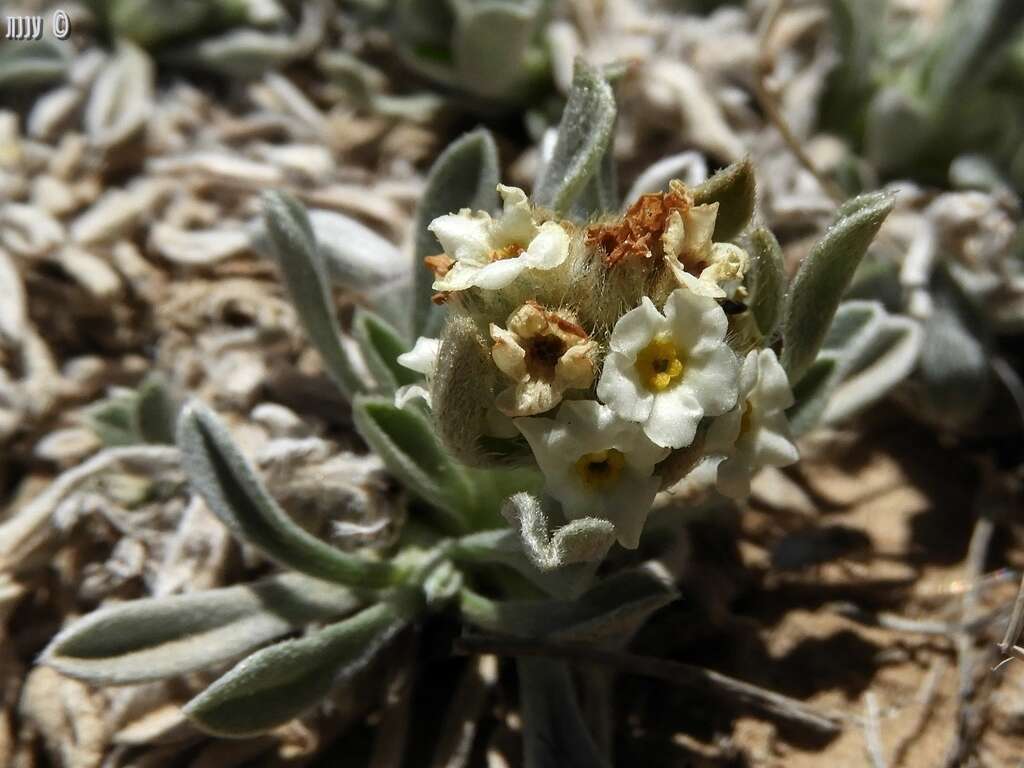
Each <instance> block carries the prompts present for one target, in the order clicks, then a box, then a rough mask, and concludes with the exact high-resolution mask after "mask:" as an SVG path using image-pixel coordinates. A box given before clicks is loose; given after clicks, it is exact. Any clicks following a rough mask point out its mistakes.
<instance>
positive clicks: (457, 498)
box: [352, 397, 474, 533]
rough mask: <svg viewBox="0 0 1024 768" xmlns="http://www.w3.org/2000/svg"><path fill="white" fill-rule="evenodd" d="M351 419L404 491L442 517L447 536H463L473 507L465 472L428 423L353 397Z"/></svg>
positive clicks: (369, 399)
mask: <svg viewBox="0 0 1024 768" xmlns="http://www.w3.org/2000/svg"><path fill="white" fill-rule="evenodd" d="M352 413H353V418H354V420H355V425H356V429H358V430H359V434H360V435H362V437H363V439H364V440H366V442H367V443H368V444H369V445H370V447H371V448H373V450H374V451H375V452H376V453H377V455H378V456H380V457H381V459H383V461H384V464H385V465H386V466H387V468H388V470H389V471H390V472H391V474H393V475H394V476H395V477H396V478H397V479H398V480H399V481H400V482H401V483H402V484H403V485H405V487H406V488H408V489H409V490H410V491H412V492H413V493H414V494H416V495H417V496H419V497H420V498H421V499H423V500H424V501H426V502H427V503H428V504H430V505H431V506H433V507H434V508H435V509H436V510H438V511H439V512H440V513H442V515H443V519H442V520H441V522H442V524H443V525H444V527H445V528H446V529H448V531H449V532H450V533H459V532H464V531H465V529H466V525H467V521H468V520H469V519H471V516H472V514H473V509H474V495H473V488H472V485H471V484H470V483H469V480H468V478H467V477H466V473H465V470H464V469H463V468H462V467H461V466H460V465H459V464H457V463H456V462H454V461H453V460H452V458H451V457H450V456H449V455H448V454H447V452H445V450H444V448H443V447H442V446H441V444H440V442H438V439H437V435H436V433H435V432H434V428H433V426H432V425H431V423H430V421H429V420H428V419H427V418H426V417H425V416H424V415H423V414H422V413H420V412H418V411H415V410H412V409H403V408H399V407H397V406H396V405H395V404H394V403H392V402H391V401H390V400H385V399H381V398H373V397H360V398H357V399H356V403H355V406H354V407H353V411H352Z"/></svg>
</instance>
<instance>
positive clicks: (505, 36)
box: [387, 0, 551, 103]
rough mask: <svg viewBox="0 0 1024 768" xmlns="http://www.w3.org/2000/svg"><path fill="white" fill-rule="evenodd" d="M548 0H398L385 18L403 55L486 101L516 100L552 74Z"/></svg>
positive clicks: (428, 72)
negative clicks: (546, 38)
mask: <svg viewBox="0 0 1024 768" xmlns="http://www.w3.org/2000/svg"><path fill="white" fill-rule="evenodd" d="M550 4H551V3H550V0H483V1H482V2H481V1H480V0H396V2H393V3H390V4H389V7H388V10H387V16H388V18H387V23H388V24H389V25H390V28H391V30H392V34H393V37H394V42H395V47H396V49H397V51H398V54H399V56H401V58H402V60H403V61H404V62H405V63H406V64H407V65H409V66H410V67H412V68H413V69H414V70H416V71H417V72H419V73H420V74H422V75H424V76H426V77H429V78H430V79H432V80H434V81H435V82H437V83H439V84H441V85H444V86H446V87H449V88H453V89H457V90H460V91H463V92H464V93H468V94H470V95H472V96H475V97H478V98H480V99H482V100H484V101H493V102H505V103H507V102H517V101H523V100H524V98H525V97H527V96H529V94H530V92H531V90H532V89H534V88H535V87H536V85H537V83H538V81H544V80H546V79H547V78H548V74H547V66H548V65H547V57H546V54H545V51H544V48H543V45H542V33H543V30H544V23H545V21H546V19H547V17H548V15H549V11H550V9H549V6H550Z"/></svg>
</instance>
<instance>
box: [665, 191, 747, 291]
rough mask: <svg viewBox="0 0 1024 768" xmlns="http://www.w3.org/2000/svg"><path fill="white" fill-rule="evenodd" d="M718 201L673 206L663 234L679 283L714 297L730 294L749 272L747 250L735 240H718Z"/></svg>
mask: <svg viewBox="0 0 1024 768" xmlns="http://www.w3.org/2000/svg"><path fill="white" fill-rule="evenodd" d="M717 218H718V203H707V204H705V205H695V206H690V207H688V208H683V209H678V210H673V211H672V212H671V213H670V214H669V216H668V221H667V223H666V226H665V232H664V234H663V235H662V236H661V246H662V250H663V252H664V254H665V260H666V262H667V263H668V266H669V269H671V270H672V274H673V275H674V276H675V278H676V280H677V281H678V282H679V284H680V285H682V286H685V287H687V288H689V289H690V290H691V291H693V292H694V293H696V294H699V295H701V296H708V297H710V298H713V299H722V298H725V297H726V296H731V295H732V294H734V293H735V291H736V289H737V288H738V287H739V286H740V284H741V282H742V280H743V277H744V275H745V274H746V272H747V268H748V266H749V262H750V258H749V257H748V256H747V252H746V251H744V250H743V249H742V248H740V247H739V246H737V245H733V244H732V243H715V242H713V241H712V235H714V232H715V220H716V219H717Z"/></svg>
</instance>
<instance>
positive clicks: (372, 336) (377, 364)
mask: <svg viewBox="0 0 1024 768" xmlns="http://www.w3.org/2000/svg"><path fill="white" fill-rule="evenodd" d="M352 334H353V336H355V339H356V341H357V342H358V343H359V349H360V351H361V352H362V353H363V359H364V360H365V361H366V367H367V368H369V369H370V373H372V374H373V378H374V379H375V380H376V381H377V384H378V386H379V388H380V389H382V390H384V391H387V392H394V391H395V389H397V388H398V387H400V386H402V385H403V384H414V383H415V382H417V381H419V380H420V376H419V374H417V373H416V372H415V371H411V370H409V369H408V368H406V367H404V366H402V365H399V364H398V356H399V355H400V354H402V353H403V352H408V351H409V345H408V344H406V342H405V341H404V340H403V339H402V337H401V335H400V334H399V333H398V331H397V330H395V329H394V328H393V327H392V326H391V325H389V324H388V323H387V322H385V321H384V319H383V318H381V317H379V316H378V315H375V314H374V313H373V312H370V311H369V310H363V309H361V310H359V311H358V312H356V316H355V318H354V319H353V321H352Z"/></svg>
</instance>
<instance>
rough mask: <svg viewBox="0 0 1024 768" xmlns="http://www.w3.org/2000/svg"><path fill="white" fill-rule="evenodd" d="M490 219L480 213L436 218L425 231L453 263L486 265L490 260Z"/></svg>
mask: <svg viewBox="0 0 1024 768" xmlns="http://www.w3.org/2000/svg"><path fill="white" fill-rule="evenodd" d="M491 224H492V222H491V217H490V215H489V214H487V213H484V212H483V211H477V212H476V213H471V212H470V211H469V210H468V209H467V210H464V211H462V212H460V213H449V214H446V215H444V216H438V217H437V218H436V219H434V220H433V221H432V222H430V226H428V227H427V229H429V230H430V231H431V232H433V233H434V236H435V237H436V238H437V239H438V240H439V241H440V243H441V247H442V248H444V252H445V253H447V254H448V255H449V256H451V257H452V258H453V259H455V260H456V261H464V262H466V263H469V264H478V265H482V264H486V263H487V262H488V261H489V260H490V257H491V251H492V250H493V247H492V245H491V236H490V231H491Z"/></svg>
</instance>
